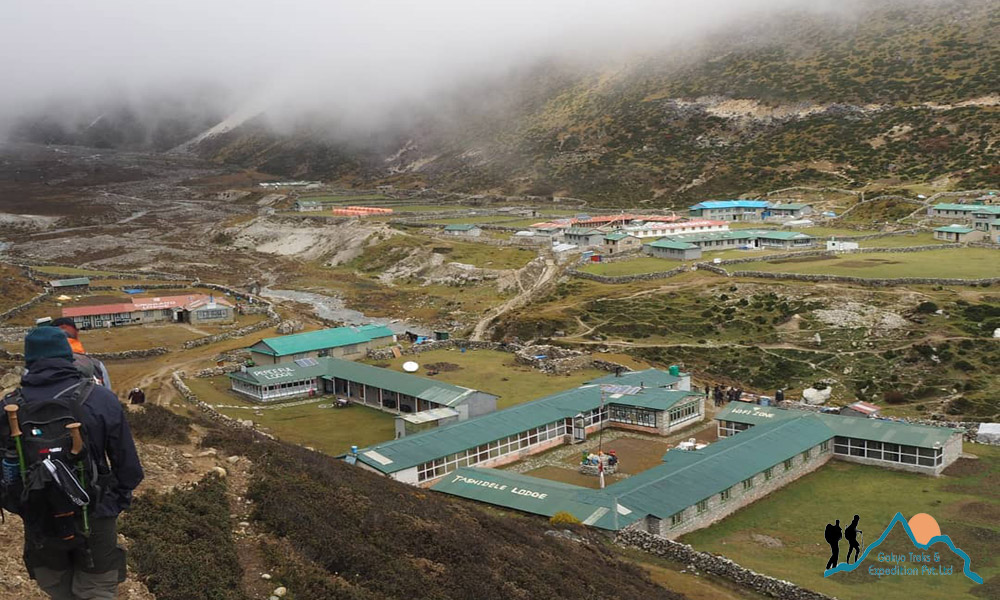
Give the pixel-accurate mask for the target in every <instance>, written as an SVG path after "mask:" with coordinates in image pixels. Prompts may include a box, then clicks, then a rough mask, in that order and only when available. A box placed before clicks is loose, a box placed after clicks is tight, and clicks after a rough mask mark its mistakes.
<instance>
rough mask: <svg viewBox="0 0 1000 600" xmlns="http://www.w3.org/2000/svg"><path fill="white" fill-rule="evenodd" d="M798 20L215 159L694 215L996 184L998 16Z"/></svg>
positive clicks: (252, 137) (234, 143) (312, 128)
mask: <svg viewBox="0 0 1000 600" xmlns="http://www.w3.org/2000/svg"><path fill="white" fill-rule="evenodd" d="M859 10H860V11H861V12H859V13H839V14H826V15H823V16H817V15H816V14H802V15H788V16H785V17H782V18H780V19H777V20H772V21H770V22H766V23H757V24H753V25H748V26H745V27H743V28H741V29H739V30H736V31H727V32H726V33H725V34H719V35H717V36H715V37H712V38H708V39H705V40H703V41H702V42H701V43H700V44H698V45H696V46H691V47H686V48H683V49H680V50H679V51H675V50H671V52H669V53H666V52H665V53H663V54H661V55H657V56H650V57H646V58H644V59H642V60H639V61H638V62H635V63H632V64H629V65H626V66H621V65H606V66H604V67H601V68H595V69H590V70H584V69H582V68H581V67H579V65H576V66H572V67H571V66H567V65H564V64H562V65H561V64H556V63H545V64H541V65H536V66H535V67H533V68H532V69H529V70H525V71H522V72H520V73H518V74H516V75H512V76H510V78H509V79H507V80H505V81H497V82H492V84H491V85H483V86H482V87H481V88H480V89H476V90H469V89H467V90H463V91H462V92H461V93H456V94H455V95H454V96H453V97H450V98H449V99H448V100H447V102H445V103H443V104H444V105H443V106H442V107H440V110H438V111H434V112H431V111H425V112H423V113H422V114H419V115H418V116H416V117H414V118H413V119H412V120H410V121H408V122H407V123H406V125H401V126H396V127H392V128H387V129H386V130H384V131H380V132H377V133H375V134H373V135H372V136H370V137H368V138H366V139H362V140H359V139H357V136H355V137H353V138H351V139H349V140H348V139H346V138H344V137H339V136H338V134H337V128H336V126H335V125H329V126H323V125H321V124H319V123H317V122H316V121H315V120H313V121H310V122H309V123H308V126H304V127H302V128H301V129H300V130H297V131H295V132H293V133H291V134H288V133H285V134H278V133H274V132H272V131H269V130H268V129H267V128H266V126H264V125H263V124H262V123H261V122H257V123H254V124H248V125H246V126H244V127H241V128H237V129H235V130H233V131H230V132H228V133H227V134H226V135H224V136H219V137H217V138H215V139H212V140H208V141H207V142H205V143H203V145H202V146H201V147H200V150H201V152H202V153H204V154H206V155H209V156H213V157H215V158H217V159H219V160H224V161H227V162H235V163H238V164H247V165H253V166H256V167H259V168H262V169H265V170H272V171H273V172H276V173H281V174H287V175H296V176H308V177H326V178H335V179H343V180H345V181H348V182H356V183H369V182H372V181H375V180H388V181H395V182H397V183H400V184H406V183H412V184H423V185H433V186H435V187H439V188H443V189H454V190H464V191H473V190H483V191H485V190H496V191H502V192H508V193H518V192H530V193H535V194H546V193H553V192H560V193H566V194H570V195H573V196H578V197H584V198H589V199H592V200H597V201H603V202H605V203H609V204H614V203H623V204H624V203H633V202H635V201H639V200H645V199H650V198H656V200H655V203H657V204H681V203H683V202H685V201H686V200H688V199H691V198H701V197H707V196H725V195H732V194H739V193H751V192H754V191H763V190H766V189H770V188H775V187H782V186H786V185H796V184H798V185H801V184H828V185H829V184H836V185H838V186H841V187H843V186H845V185H848V186H849V185H859V184H857V183H855V182H857V181H862V182H868V181H873V180H893V179H897V180H929V179H936V178H942V177H948V178H951V180H952V181H954V182H956V184H958V182H961V183H962V184H963V185H971V184H975V183H978V182H982V181H987V180H990V179H995V177H996V176H997V175H998V173H996V170H995V168H994V169H993V170H990V169H989V168H988V167H986V166H985V165H989V164H992V162H994V161H991V160H990V159H989V157H990V156H991V155H993V154H995V153H996V151H997V143H998V138H1000V96H998V94H997V89H996V84H995V82H996V81H998V80H1000V40H998V38H997V36H996V35H995V34H992V33H991V32H995V31H996V30H997V29H998V28H1000V6H998V5H997V4H996V3H995V2H989V1H988V0H958V1H948V2H937V3H926V2H912V1H909V2H887V3H879V4H876V5H874V6H872V7H868V8H863V9H859Z"/></svg>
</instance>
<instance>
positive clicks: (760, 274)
mask: <svg viewBox="0 0 1000 600" xmlns="http://www.w3.org/2000/svg"><path fill="white" fill-rule="evenodd" d="M727 275H728V276H729V277H753V278H757V279H784V280H793V281H837V282H841V283H852V284H855V285H865V286H869V287H889V286H900V285H969V286H976V285H993V284H995V283H1000V277H993V278H990V279H935V278H931V277H900V278H896V279H866V278H863V277H847V276H841V275H806V274H801V273H772V272H769V271H733V272H731V273H727Z"/></svg>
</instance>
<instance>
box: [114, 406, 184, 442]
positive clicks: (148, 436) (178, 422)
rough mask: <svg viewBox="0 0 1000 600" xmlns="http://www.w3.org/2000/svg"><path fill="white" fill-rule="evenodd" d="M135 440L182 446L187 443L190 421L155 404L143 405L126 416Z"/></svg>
mask: <svg viewBox="0 0 1000 600" xmlns="http://www.w3.org/2000/svg"><path fill="white" fill-rule="evenodd" d="M128 423H129V425H130V426H131V428H132V433H133V435H135V437H136V438H138V439H140V440H142V441H144V442H160V443H172V444H183V443H186V442H187V441H188V434H189V433H190V430H191V428H190V425H191V421H190V420H189V419H188V418H187V417H184V416H181V415H179V414H177V413H175V412H173V411H171V410H169V409H167V408H164V407H162V406H158V405H156V404H144V405H142V406H141V407H140V408H139V409H138V410H135V411H131V412H129V414H128Z"/></svg>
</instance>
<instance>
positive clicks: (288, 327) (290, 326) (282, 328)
mask: <svg viewBox="0 0 1000 600" xmlns="http://www.w3.org/2000/svg"><path fill="white" fill-rule="evenodd" d="M304 328H305V327H304V326H303V325H302V322H301V321H296V320H288V321H282V322H281V324H279V325H278V333H280V334H281V335H288V334H289V333H295V332H296V331H302V330H303V329H304Z"/></svg>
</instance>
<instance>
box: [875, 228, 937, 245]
mask: <svg viewBox="0 0 1000 600" xmlns="http://www.w3.org/2000/svg"><path fill="white" fill-rule="evenodd" d="M944 243H945V242H942V241H941V240H936V239H934V234H933V233H931V232H930V231H922V232H920V233H916V234H913V235H890V236H886V237H881V238H875V239H873V240H861V241H860V242H858V244H860V245H861V247H862V248H902V247H904V246H929V245H931V244H944Z"/></svg>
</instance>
